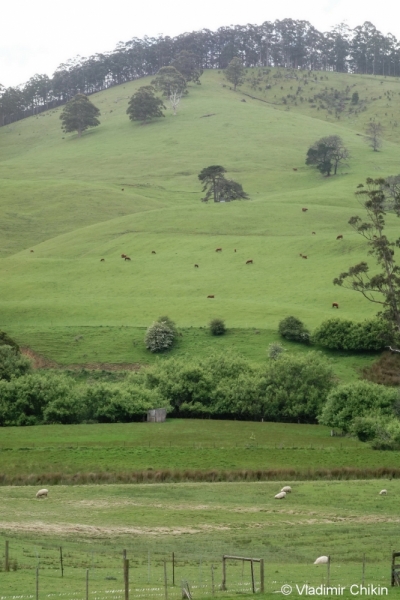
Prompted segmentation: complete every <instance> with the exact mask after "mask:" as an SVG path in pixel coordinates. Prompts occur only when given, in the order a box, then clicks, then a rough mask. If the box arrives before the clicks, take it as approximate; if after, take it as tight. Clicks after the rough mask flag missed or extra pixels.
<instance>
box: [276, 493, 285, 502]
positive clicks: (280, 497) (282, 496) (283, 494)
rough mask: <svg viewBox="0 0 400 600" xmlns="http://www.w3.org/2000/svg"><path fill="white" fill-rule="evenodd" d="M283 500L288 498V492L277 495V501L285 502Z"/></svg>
mask: <svg viewBox="0 0 400 600" xmlns="http://www.w3.org/2000/svg"><path fill="white" fill-rule="evenodd" d="M283 498H286V492H279V494H276V496H275V500H283Z"/></svg>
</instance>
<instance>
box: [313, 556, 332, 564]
mask: <svg viewBox="0 0 400 600" xmlns="http://www.w3.org/2000/svg"><path fill="white" fill-rule="evenodd" d="M328 562H329V556H319V557H318V558H317V560H316V561H315V562H314V565H326V564H327V563H328Z"/></svg>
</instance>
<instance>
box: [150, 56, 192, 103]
mask: <svg viewBox="0 0 400 600" xmlns="http://www.w3.org/2000/svg"><path fill="white" fill-rule="evenodd" d="M151 83H152V85H154V87H155V88H156V89H157V90H159V91H161V92H162V94H163V96H167V97H168V100H169V102H170V104H171V107H172V110H173V111H174V115H176V109H177V107H178V104H179V102H180V100H181V98H182V96H183V95H184V94H187V93H188V91H187V89H186V79H185V78H184V76H183V75H182V74H181V73H180V72H179V71H178V70H177V69H175V67H162V68H161V69H160V70H159V71H158V73H157V75H156V76H155V78H154V79H153V81H152V82H151Z"/></svg>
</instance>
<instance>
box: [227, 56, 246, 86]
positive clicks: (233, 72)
mask: <svg viewBox="0 0 400 600" xmlns="http://www.w3.org/2000/svg"><path fill="white" fill-rule="evenodd" d="M225 77H226V79H227V80H228V81H229V82H230V83H232V84H233V89H234V90H236V88H237V86H238V85H242V83H243V82H244V79H245V72H244V67H243V65H242V61H241V60H240V58H237V57H235V58H232V60H231V62H230V63H229V65H228V66H227V67H226V69H225Z"/></svg>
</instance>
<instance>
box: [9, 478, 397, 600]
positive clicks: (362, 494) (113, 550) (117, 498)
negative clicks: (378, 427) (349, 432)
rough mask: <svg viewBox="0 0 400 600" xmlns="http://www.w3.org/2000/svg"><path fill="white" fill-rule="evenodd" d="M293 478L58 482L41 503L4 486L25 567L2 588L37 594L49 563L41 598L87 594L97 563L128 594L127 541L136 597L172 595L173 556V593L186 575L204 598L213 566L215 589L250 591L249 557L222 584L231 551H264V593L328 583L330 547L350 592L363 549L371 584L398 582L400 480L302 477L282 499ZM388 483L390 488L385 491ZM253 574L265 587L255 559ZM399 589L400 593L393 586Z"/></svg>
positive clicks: (104, 590) (333, 575) (106, 581)
mask: <svg viewBox="0 0 400 600" xmlns="http://www.w3.org/2000/svg"><path fill="white" fill-rule="evenodd" d="M287 483H290V482H287V481H282V482H273V483H241V484H237V483H232V484H228V483H221V484H185V485H179V484H175V485H165V484H163V485H152V486H148V485H145V486H133V487H132V486H129V485H125V486H118V485H115V486H114V485H113V486H68V487H62V486H57V487H54V488H50V493H49V498H48V499H47V500H41V501H39V500H36V499H35V497H34V492H35V488H32V487H14V488H13V487H2V488H0V507H1V515H2V516H1V522H0V527H1V539H0V544H1V546H3V548H4V541H5V540H6V539H7V540H9V548H10V554H9V556H10V561H11V567H12V568H16V569H17V570H15V571H11V572H10V573H5V572H0V589H1V597H2V598H6V599H7V600H8V598H9V597H12V596H14V597H15V595H18V596H20V597H21V596H22V597H26V595H27V594H34V590H35V569H36V567H37V566H39V570H40V575H39V576H40V592H41V594H43V597H47V594H55V595H56V596H55V597H57V595H59V596H60V597H63V596H64V597H66V598H73V597H75V595H78V597H80V598H83V597H84V591H85V576H86V569H89V579H90V590H91V595H90V597H96V598H99V600H103V599H105V598H107V597H110V594H111V591H113V593H114V596H112V597H113V598H116V599H118V600H119V599H120V598H123V585H122V581H123V580H122V560H121V558H122V550H123V549H126V550H127V556H128V558H129V559H130V582H131V588H132V592H131V597H133V598H137V597H142V598H157V597H163V596H164V589H163V582H164V563H163V561H164V560H166V562H167V564H166V566H167V579H168V584H169V587H168V596H169V597H170V598H174V599H175V598H180V597H181V595H180V589H179V586H180V583H181V581H182V580H188V581H189V583H190V585H191V586H192V588H193V592H194V598H197V599H199V598H205V597H210V596H211V589H212V588H211V585H212V582H211V565H212V564H213V565H214V566H215V571H214V581H215V594H216V596H217V597H221V598H233V597H239V596H241V594H240V593H239V592H247V593H250V592H251V589H250V568H249V565H248V564H246V565H245V566H244V567H243V565H242V563H241V562H239V563H236V564H234V563H229V564H228V568H227V587H228V593H222V592H220V591H219V590H218V586H219V585H220V583H221V558H222V555H223V554H233V555H236V556H250V557H254V558H263V559H264V560H265V573H266V578H265V591H266V595H265V597H270V594H271V593H272V592H275V591H278V590H280V588H281V586H282V585H283V584H290V585H292V586H293V587H295V585H296V584H298V585H300V586H302V585H304V584H305V583H308V585H310V586H317V585H320V584H322V583H325V584H326V583H327V576H328V574H327V568H326V566H322V567H316V566H314V565H313V562H314V560H315V559H316V558H317V557H318V556H320V555H330V556H331V561H332V564H331V568H330V576H329V582H330V585H332V586H338V585H342V586H347V592H346V593H345V594H344V597H351V595H350V593H349V586H350V585H352V584H353V585H354V584H357V585H359V584H361V582H362V577H363V574H362V571H363V567H362V563H363V557H364V556H365V573H364V582H365V583H366V584H367V583H370V584H374V585H381V586H389V577H390V560H391V552H392V550H393V549H398V532H399V517H398V494H399V493H400V483H399V481H387V482H376V481H358V482H294V483H293V484H292V489H293V492H292V493H291V494H288V495H287V497H286V498H285V499H284V500H282V501H277V500H275V499H274V495H275V494H276V493H277V491H279V490H280V487H281V485H282V484H287ZM382 487H385V488H386V489H387V491H388V495H387V496H386V497H382V496H379V491H380V489H382ZM60 546H62V548H63V565H64V578H63V579H61V573H60V558H59V557H60V554H59V547H60ZM172 552H174V553H175V558H176V561H177V564H176V569H175V584H176V586H175V587H172V564H171V563H172ZM255 576H256V585H257V587H259V578H258V569H257V568H256V566H255ZM229 592H230V593H229ZM232 593H233V594H234V595H233V596H232V595H231V594H232ZM92 594H93V596H92ZM389 595H391V596H392V597H398V594H397V593H396V592H395V591H392V590H390V591H389ZM292 596H293V597H299V596H300V595H299V594H296V593H293V594H292ZM40 597H42V596H40ZM367 597H371V596H367Z"/></svg>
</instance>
